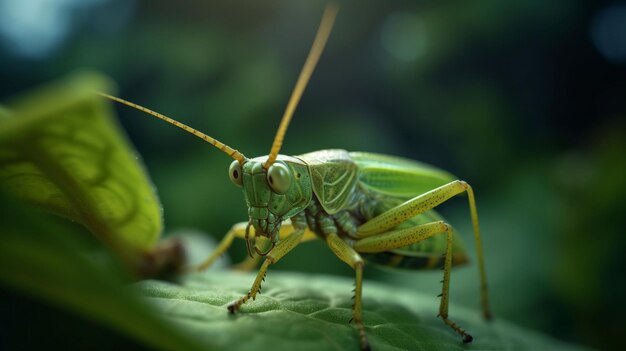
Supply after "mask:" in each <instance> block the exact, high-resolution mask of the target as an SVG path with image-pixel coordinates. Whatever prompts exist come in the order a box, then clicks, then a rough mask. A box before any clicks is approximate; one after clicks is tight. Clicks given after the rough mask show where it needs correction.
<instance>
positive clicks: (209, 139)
mask: <svg viewBox="0 0 626 351" xmlns="http://www.w3.org/2000/svg"><path fill="white" fill-rule="evenodd" d="M98 94H99V95H102V96H104V97H105V98H107V99H111V100H113V101H117V102H119V103H121V104H124V105H126V106H130V107H132V108H135V109H137V110H140V111H143V112H145V113H147V114H149V115H152V116H154V117H156V118H160V119H162V120H164V121H165V122H167V123H171V124H173V125H175V126H177V127H178V128H180V129H183V130H184V131H186V132H189V133H191V134H193V135H195V136H197V137H198V138H200V139H202V140H204V141H206V142H207V143H209V144H211V145H213V146H215V147H216V148H218V149H220V150H222V151H224V152H225V153H226V154H227V155H228V156H230V157H232V158H234V159H235V160H237V161H239V163H243V162H244V161H245V160H246V156H244V155H243V154H242V153H241V152H239V151H237V150H235V149H233V148H232V147H230V146H228V145H226V144H224V143H222V142H220V141H219V140H217V139H215V138H212V137H210V136H208V135H206V134H204V133H202V132H200V131H198V130H196V129H193V128H191V127H190V126H188V125H186V124H183V123H180V122H178V121H176V120H173V119H171V118H169V117H167V116H165V115H162V114H160V113H158V112H155V111H152V110H150V109H148V108H145V107H143V106H140V105H137V104H134V103H132V102H130V101H126V100H124V99H120V98H118V97H115V96H112V95H109V94H105V93H100V92H98Z"/></svg>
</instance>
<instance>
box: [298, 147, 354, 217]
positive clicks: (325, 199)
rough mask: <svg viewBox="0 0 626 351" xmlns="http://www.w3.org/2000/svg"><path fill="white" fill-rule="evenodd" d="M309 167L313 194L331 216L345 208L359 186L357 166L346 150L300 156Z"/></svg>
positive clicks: (316, 152)
mask: <svg viewBox="0 0 626 351" xmlns="http://www.w3.org/2000/svg"><path fill="white" fill-rule="evenodd" d="M298 158H300V159H301V160H303V161H304V162H305V163H306V164H307V165H308V166H309V170H310V172H311V179H312V182H313V192H314V193H315V195H316V196H317V198H318V200H319V201H320V203H321V205H322V207H323V208H324V210H325V211H326V212H328V213H329V214H335V213H337V212H339V211H340V210H342V209H344V208H345V205H346V202H348V199H349V198H350V195H351V194H352V193H353V191H354V188H355V186H356V184H357V165H356V164H355V163H354V162H352V159H351V158H350V154H348V152H347V151H345V150H322V151H315V152H310V153H308V154H304V155H300V156H298Z"/></svg>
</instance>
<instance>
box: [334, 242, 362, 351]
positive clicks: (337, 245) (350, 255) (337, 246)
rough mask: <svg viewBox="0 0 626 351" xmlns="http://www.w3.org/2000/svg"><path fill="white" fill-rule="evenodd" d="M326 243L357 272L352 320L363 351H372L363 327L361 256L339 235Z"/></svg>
mask: <svg viewBox="0 0 626 351" xmlns="http://www.w3.org/2000/svg"><path fill="white" fill-rule="evenodd" d="M326 243H327V244H328V246H329V247H330V249H331V250H332V251H333V252H334V253H335V255H337V257H339V259H341V260H342V261H343V262H345V263H346V264H348V266H350V267H352V269H354V271H355V272H356V281H355V288H354V306H353V309H354V316H353V317H352V320H354V323H355V324H356V327H357V329H358V330H359V341H360V344H361V350H370V345H369V342H368V341H367V335H365V327H364V326H363V320H362V318H361V312H362V308H361V292H362V289H363V259H362V258H361V256H360V255H359V254H358V253H357V252H356V251H355V250H354V249H353V248H352V247H350V245H348V244H347V243H346V242H345V241H343V240H342V239H341V238H339V236H337V234H334V233H331V234H329V235H328V236H327V237H326Z"/></svg>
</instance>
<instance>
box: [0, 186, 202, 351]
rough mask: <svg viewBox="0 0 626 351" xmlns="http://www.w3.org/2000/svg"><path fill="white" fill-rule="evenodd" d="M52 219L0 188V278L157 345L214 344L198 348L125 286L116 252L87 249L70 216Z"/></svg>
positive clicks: (189, 346)
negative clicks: (65, 219) (89, 252)
mask: <svg viewBox="0 0 626 351" xmlns="http://www.w3.org/2000/svg"><path fill="white" fill-rule="evenodd" d="M52 219H53V218H50V217H49V216H42V213H41V212H34V211H25V210H24V209H22V208H21V203H20V201H16V200H15V199H12V198H9V197H6V196H4V195H3V194H2V192H0V283H2V284H4V285H7V286H9V287H12V288H13V289H17V290H19V291H22V292H24V293H27V294H29V295H32V296H35V297H38V298H40V299H43V300H45V301H48V302H52V303H54V304H57V305H61V306H63V307H65V308H66V309H68V310H70V311H74V312H75V313H77V314H79V315H82V316H84V317H87V318H90V319H93V320H96V321H99V322H100V323H103V324H105V325H107V326H109V327H111V328H112V329H114V330H117V331H118V332H121V333H123V334H126V335H129V336H131V337H134V338H135V339H137V340H139V341H140V342H142V343H144V344H146V345H150V346H152V347H154V348H158V349H169V350H207V349H209V350H210V349H211V348H210V347H207V345H208V343H205V344H204V345H203V347H202V348H200V347H199V346H198V344H197V343H196V342H195V341H194V340H193V339H192V338H190V337H189V335H186V333H185V331H184V330H180V329H178V328H177V326H176V325H173V324H172V323H169V322H167V321H164V320H163V319H162V318H161V316H160V315H159V314H157V313H155V312H154V310H153V308H151V307H150V306H147V305H146V303H145V302H144V301H142V300H140V299H139V298H137V296H135V295H133V294H130V293H129V292H128V291H127V290H125V289H123V286H124V285H123V284H124V281H127V280H128V277H127V275H126V274H125V273H124V270H123V269H122V267H121V266H120V265H119V263H118V262H117V261H116V260H115V258H114V257H113V256H106V253H107V252H106V251H102V252H101V253H100V255H99V256H98V257H97V258H98V259H97V260H96V259H95V258H94V257H90V256H88V255H86V254H85V252H87V248H88V247H87V246H86V243H85V240H84V236H83V234H82V233H81V232H80V231H78V232H77V231H76V229H77V228H75V227H71V226H69V223H67V222H62V223H61V222H60V221H59V220H52ZM81 239H82V240H81ZM101 249H102V248H101ZM4 317H7V316H4ZM9 318H11V317H10V316H9ZM13 318H22V319H23V318H28V316H14V317H13ZM70 337H71V336H70Z"/></svg>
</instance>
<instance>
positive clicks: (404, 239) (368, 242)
mask: <svg viewBox="0 0 626 351" xmlns="http://www.w3.org/2000/svg"><path fill="white" fill-rule="evenodd" d="M444 233H445V234H447V236H448V241H447V245H446V253H445V261H444V265H443V286H442V288H441V303H440V304H439V317H441V319H442V320H443V322H444V323H446V324H447V325H448V326H450V327H451V328H452V329H454V331H456V332H457V333H458V334H459V335H461V337H462V338H463V342H465V343H467V342H471V341H472V336H471V335H469V334H468V333H467V332H466V331H465V330H464V329H463V328H461V327H460V326H459V325H457V324H456V323H454V322H453V321H452V320H450V319H449V318H448V303H449V293H450V270H451V269H452V238H453V236H452V228H451V227H450V225H448V224H447V223H445V222H442V221H438V222H432V223H426V224H421V225H417V226H414V227H409V228H405V229H399V230H393V231H389V232H386V233H381V234H378V235H375V236H370V237H367V238H363V239H360V240H357V241H356V242H355V243H354V249H355V250H357V251H358V252H367V253H375V252H383V251H389V250H393V249H397V248H400V247H403V246H407V245H410V244H413V243H416V242H419V241H422V240H426V239H428V238H430V237H432V236H433V235H437V234H444Z"/></svg>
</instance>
